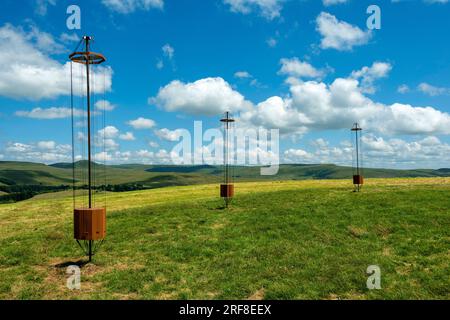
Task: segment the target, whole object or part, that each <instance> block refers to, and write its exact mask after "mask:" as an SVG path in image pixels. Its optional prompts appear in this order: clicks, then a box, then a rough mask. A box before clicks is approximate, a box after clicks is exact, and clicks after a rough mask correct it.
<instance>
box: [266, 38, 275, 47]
mask: <svg viewBox="0 0 450 320" xmlns="http://www.w3.org/2000/svg"><path fill="white" fill-rule="evenodd" d="M266 43H267V45H268V46H269V47H271V48H275V47H276V46H277V44H278V40H277V39H275V38H273V37H271V38H269V39H267V40H266Z"/></svg>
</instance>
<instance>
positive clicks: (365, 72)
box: [351, 62, 392, 93]
mask: <svg viewBox="0 0 450 320" xmlns="http://www.w3.org/2000/svg"><path fill="white" fill-rule="evenodd" d="M391 70H392V65H391V64H390V63H387V62H374V63H373V64H372V66H370V67H363V68H362V69H361V70H358V71H353V72H352V74H351V77H352V78H354V79H360V81H361V87H362V89H363V92H365V93H375V92H376V88H375V87H374V82H375V80H378V79H382V78H386V77H387V76H388V74H389V72H390V71H391Z"/></svg>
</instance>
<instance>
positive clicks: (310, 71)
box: [278, 57, 324, 78]
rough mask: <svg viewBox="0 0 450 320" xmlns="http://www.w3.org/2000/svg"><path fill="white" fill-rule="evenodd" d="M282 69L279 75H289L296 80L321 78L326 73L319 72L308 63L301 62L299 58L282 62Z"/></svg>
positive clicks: (284, 59)
mask: <svg viewBox="0 0 450 320" xmlns="http://www.w3.org/2000/svg"><path fill="white" fill-rule="evenodd" d="M280 64H281V69H280V71H278V73H279V74H283V75H288V76H291V77H296V78H320V77H322V76H324V72H323V71H321V70H317V69H316V68H314V67H313V66H312V65H311V64H309V63H308V62H304V61H300V60H299V59H298V58H297V57H294V58H291V59H287V58H283V59H281V60H280Z"/></svg>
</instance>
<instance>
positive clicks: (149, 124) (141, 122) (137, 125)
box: [127, 117, 156, 130]
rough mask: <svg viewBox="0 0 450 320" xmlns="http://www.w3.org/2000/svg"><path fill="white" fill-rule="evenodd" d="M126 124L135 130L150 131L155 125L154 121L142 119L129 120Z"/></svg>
mask: <svg viewBox="0 0 450 320" xmlns="http://www.w3.org/2000/svg"><path fill="white" fill-rule="evenodd" d="M127 124H129V125H130V126H132V127H133V128H134V129H136V130H143V129H151V128H153V127H154V126H155V125H156V123H155V121H153V120H151V119H145V118H142V117H139V118H138V119H136V120H130V121H128V122H127Z"/></svg>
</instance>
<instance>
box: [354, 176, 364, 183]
mask: <svg viewBox="0 0 450 320" xmlns="http://www.w3.org/2000/svg"><path fill="white" fill-rule="evenodd" d="M353 184H357V185H363V184H364V177H363V176H361V175H354V176H353Z"/></svg>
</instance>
